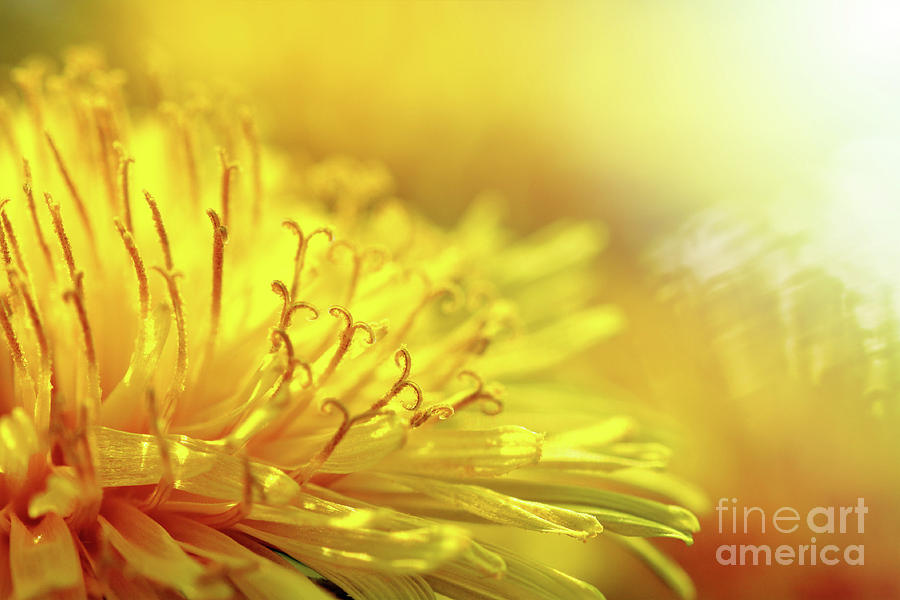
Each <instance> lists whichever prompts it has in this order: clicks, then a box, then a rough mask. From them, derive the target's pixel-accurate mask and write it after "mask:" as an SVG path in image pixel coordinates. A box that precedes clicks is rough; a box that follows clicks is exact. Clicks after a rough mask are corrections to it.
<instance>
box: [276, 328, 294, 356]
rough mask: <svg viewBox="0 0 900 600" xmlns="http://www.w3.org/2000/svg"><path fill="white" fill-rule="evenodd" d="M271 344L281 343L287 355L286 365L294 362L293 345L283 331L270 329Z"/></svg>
mask: <svg viewBox="0 0 900 600" xmlns="http://www.w3.org/2000/svg"><path fill="white" fill-rule="evenodd" d="M271 336H272V343H273V344H278V343H279V342H283V343H284V346H285V349H286V350H285V351H286V352H287V355H288V363H290V362H291V361H293V360H294V344H293V342H291V337H290V336H289V335H288V334H287V332H286V331H285V330H284V329H280V328H275V329H272V334H271Z"/></svg>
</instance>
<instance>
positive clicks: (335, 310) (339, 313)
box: [328, 304, 353, 328]
mask: <svg viewBox="0 0 900 600" xmlns="http://www.w3.org/2000/svg"><path fill="white" fill-rule="evenodd" d="M328 314H330V315H331V316H332V317H334V318H336V319H343V320H344V321H346V323H347V327H348V328H349V327H352V326H353V317H352V316H351V315H350V311H349V310H347V309H346V308H344V307H343V306H338V305H337V304H335V305H334V306H332V307H331V308H329V309H328Z"/></svg>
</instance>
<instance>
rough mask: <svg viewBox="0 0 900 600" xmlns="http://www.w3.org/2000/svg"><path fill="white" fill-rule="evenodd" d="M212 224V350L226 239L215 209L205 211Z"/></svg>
mask: <svg viewBox="0 0 900 600" xmlns="http://www.w3.org/2000/svg"><path fill="white" fill-rule="evenodd" d="M206 214H207V216H208V217H209V220H210V221H211V222H212V226H213V254H212V276H213V279H212V305H211V306H210V320H211V324H210V334H209V348H210V351H212V349H213V347H214V346H215V343H216V337H218V335H219V321H220V320H221V317H222V276H223V265H224V262H225V244H226V242H227V241H228V230H227V229H226V228H225V227H224V226H223V225H222V222H221V221H220V220H219V215H217V214H216V211H214V210H212V209H210V210H208V211H206Z"/></svg>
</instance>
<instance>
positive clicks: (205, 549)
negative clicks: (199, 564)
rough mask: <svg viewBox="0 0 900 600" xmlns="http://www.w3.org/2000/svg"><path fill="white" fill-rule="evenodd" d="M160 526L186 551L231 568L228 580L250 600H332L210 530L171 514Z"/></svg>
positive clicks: (299, 577) (291, 571) (307, 582)
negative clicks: (302, 599)
mask: <svg viewBox="0 0 900 600" xmlns="http://www.w3.org/2000/svg"><path fill="white" fill-rule="evenodd" d="M160 524H161V525H162V526H163V527H165V528H166V530H167V531H168V532H169V534H170V535H171V536H172V537H173V538H174V539H175V540H176V541H178V542H179V543H180V544H181V546H182V547H183V548H184V549H185V550H187V551H189V552H191V553H192V554H197V555H198V556H203V557H205V558H209V559H212V560H214V561H216V562H218V563H221V564H224V565H227V566H228V567H231V572H230V574H229V578H230V579H231V580H232V581H233V582H234V584H235V585H236V586H237V587H238V589H240V590H241V592H242V593H243V594H244V595H245V596H247V598H248V599H249V600H270V599H271V600H294V599H296V598H304V599H306V600H313V599H316V598H320V599H322V600H326V599H327V598H330V597H331V596H330V595H328V594H326V593H325V592H324V591H323V590H322V589H321V588H319V587H318V586H316V585H315V584H314V583H313V582H311V581H310V580H309V579H308V578H306V577H305V576H303V575H301V574H300V573H298V572H297V571H296V570H294V569H289V568H285V567H282V566H280V565H278V564H275V563H274V562H272V561H270V560H267V559H265V558H263V557H261V556H259V555H258V554H256V553H254V552H253V551H252V550H249V549H247V548H245V547H244V546H242V545H241V544H239V543H238V542H236V541H234V540H233V539H232V538H230V537H228V536H227V535H225V534H224V533H221V532H220V531H217V530H215V529H213V528H211V527H207V526H206V525H203V524H201V523H198V522H196V521H194V520H192V519H188V518H185V517H181V516H178V515H174V514H168V515H164V516H161V517H160Z"/></svg>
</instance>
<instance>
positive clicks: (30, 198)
mask: <svg viewBox="0 0 900 600" xmlns="http://www.w3.org/2000/svg"><path fill="white" fill-rule="evenodd" d="M22 165H23V167H24V170H25V184H24V185H23V186H22V191H24V192H25V201H26V202H27V203H28V211H29V212H30V213H31V223H32V225H34V233H35V237H36V239H37V241H38V245H39V246H40V247H41V252H43V254H44V259H45V260H46V261H47V267H48V268H49V270H50V276H51V277H55V276H56V272H55V270H54V269H53V255H52V254H51V252H50V246H49V244H47V240H46V239H45V238H44V232H43V231H42V230H41V222H40V220H39V219H38V215H37V208H36V207H35V203H34V194H33V193H32V183H31V165H29V164H28V159H25V158H23V159H22Z"/></svg>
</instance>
